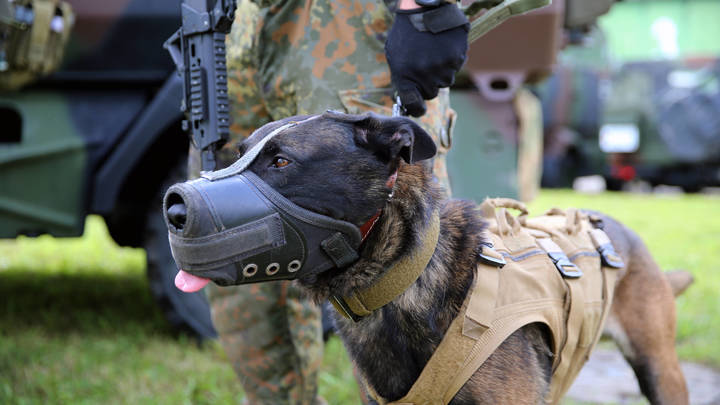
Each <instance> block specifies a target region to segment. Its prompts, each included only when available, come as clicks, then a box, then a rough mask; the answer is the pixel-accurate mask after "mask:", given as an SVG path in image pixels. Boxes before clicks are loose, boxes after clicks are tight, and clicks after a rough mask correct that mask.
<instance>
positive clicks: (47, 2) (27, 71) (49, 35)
mask: <svg viewBox="0 0 720 405" xmlns="http://www.w3.org/2000/svg"><path fill="white" fill-rule="evenodd" d="M74 21H75V16H74V14H73V12H72V8H71V7H70V4H68V3H67V2H65V1H60V0H16V1H13V2H10V1H8V0H0V90H16V89H18V88H20V87H22V86H24V85H26V84H28V83H30V82H32V81H34V80H35V79H37V78H39V77H41V76H45V75H48V74H50V73H52V72H54V71H55V70H57V69H58V67H59V66H60V63H61V62H62V57H63V54H64V51H65V45H66V44H67V41H68V38H69V36H70V31H71V29H72V26H73V24H74Z"/></svg>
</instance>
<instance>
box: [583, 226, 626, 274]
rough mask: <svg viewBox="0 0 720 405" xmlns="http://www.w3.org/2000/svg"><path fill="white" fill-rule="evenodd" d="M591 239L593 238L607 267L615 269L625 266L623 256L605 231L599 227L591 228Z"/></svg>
mask: <svg viewBox="0 0 720 405" xmlns="http://www.w3.org/2000/svg"><path fill="white" fill-rule="evenodd" d="M590 239H592V241H593V244H594V245H595V249H597V251H598V253H600V257H601V259H602V264H603V266H605V267H611V268H613V269H621V268H623V267H625V263H624V262H623V259H622V257H620V255H619V254H618V253H617V252H616V251H615V247H614V246H613V244H612V242H610V238H608V236H607V234H606V233H605V231H603V230H602V229H599V228H595V229H591V230H590Z"/></svg>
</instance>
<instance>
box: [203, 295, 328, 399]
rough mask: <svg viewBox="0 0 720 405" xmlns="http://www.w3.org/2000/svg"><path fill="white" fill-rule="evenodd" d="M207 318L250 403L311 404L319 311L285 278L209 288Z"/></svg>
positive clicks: (319, 352) (317, 357)
mask: <svg viewBox="0 0 720 405" xmlns="http://www.w3.org/2000/svg"><path fill="white" fill-rule="evenodd" d="M208 292H209V296H210V299H211V303H212V315H213V323H214V324H215V327H216V329H217V332H218V335H219V336H220V341H221V343H222V345H223V348H224V349H225V353H226V354H227V356H228V358H229V359H230V361H231V362H232V366H233V369H234V370H235V372H236V373H237V374H238V376H239V377H240V381H241V383H242V385H243V388H244V389H245V394H246V397H247V400H248V402H249V403H250V404H268V405H275V404H315V403H318V402H316V394H317V376H316V375H317V371H318V368H319V367H320V364H321V359H322V328H321V326H320V311H319V309H318V308H317V306H315V305H314V304H312V303H311V302H309V301H308V300H306V299H303V298H302V297H301V296H300V293H299V291H298V289H297V288H295V287H293V284H292V283H291V282H287V281H282V282H271V283H260V284H253V285H249V286H235V287H217V286H214V285H213V286H211V287H210V288H209V291H208Z"/></svg>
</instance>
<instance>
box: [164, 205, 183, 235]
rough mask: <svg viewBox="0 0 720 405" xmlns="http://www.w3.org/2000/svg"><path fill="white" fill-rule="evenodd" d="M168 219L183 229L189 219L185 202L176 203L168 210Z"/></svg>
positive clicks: (176, 226)
mask: <svg viewBox="0 0 720 405" xmlns="http://www.w3.org/2000/svg"><path fill="white" fill-rule="evenodd" d="M167 217H168V221H170V223H171V224H172V225H173V226H174V227H175V228H177V229H183V227H184V226H185V221H187V209H186V208H185V204H183V203H175V204H173V205H171V206H170V208H168V210H167Z"/></svg>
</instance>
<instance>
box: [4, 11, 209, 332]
mask: <svg viewBox="0 0 720 405" xmlns="http://www.w3.org/2000/svg"><path fill="white" fill-rule="evenodd" d="M69 3H70V4H71V6H72V8H73V11H74V13H75V25H74V27H73V30H72V32H71V36H70V39H69V42H68V46H67V49H66V52H65V57H64V59H63V63H62V66H61V67H60V68H59V70H57V71H56V72H54V73H52V74H51V75H49V76H47V77H44V78H41V79H39V80H37V81H36V82H34V83H32V84H30V85H29V86H26V87H24V88H22V89H21V90H18V91H14V92H10V91H0V122H1V123H2V130H0V238H14V237H16V236H17V235H21V234H25V235H39V234H44V233H47V234H51V235H54V236H59V237H67V236H78V235H81V234H82V233H83V226H84V223H85V217H86V216H87V215H88V214H98V215H101V216H103V217H104V218H105V221H106V223H107V225H108V229H109V231H110V234H111V235H112V237H113V238H114V239H115V241H116V242H117V243H118V244H120V245H126V246H138V247H145V248H146V250H148V275H149V277H150V282H151V283H150V284H151V288H152V289H153V293H154V294H155V297H156V298H157V300H158V302H160V303H161V304H162V305H163V307H164V309H165V310H166V312H167V315H168V316H169V318H170V319H171V321H172V323H174V324H175V326H178V327H181V328H183V329H186V330H189V331H190V332H192V333H195V334H197V335H200V336H213V335H214V334H215V331H214V330H213V328H212V324H211V322H210V318H209V310H208V308H207V304H206V303H205V302H204V297H203V296H202V295H200V294H196V295H195V294H194V295H187V294H183V295H180V294H178V293H174V291H173V290H174V287H173V286H172V277H173V276H174V272H175V271H176V269H175V268H174V263H173V262H172V258H171V257H169V249H168V248H167V246H166V245H167V240H166V239H167V237H166V230H165V231H164V232H162V229H164V223H163V222H162V217H161V215H162V214H161V211H160V205H159V204H160V201H161V195H162V194H161V192H162V191H163V187H164V186H165V187H166V186H167V185H169V182H171V181H179V180H182V179H183V176H184V174H183V170H184V166H185V165H186V161H187V151H188V146H189V145H188V137H187V135H186V134H185V133H184V132H183V131H181V128H180V125H181V124H180V122H181V119H182V114H181V111H180V100H181V97H182V95H181V92H182V85H181V82H180V78H179V76H178V75H177V74H176V70H175V66H174V65H173V63H172V60H171V58H170V57H169V55H168V54H167V52H166V51H165V50H164V49H163V47H162V45H163V42H164V41H165V40H166V39H167V38H168V37H170V35H172V34H173V32H175V31H176V30H177V28H178V27H179V26H180V5H179V3H178V2H177V1H173V0H154V1H152V2H147V1H143V0H112V1H103V2H96V1H92V0H70V1H69ZM158 220H159V222H158ZM163 237H164V240H163ZM188 307H191V308H192V309H190V310H188V309H187V308H188Z"/></svg>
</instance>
